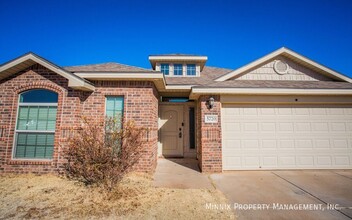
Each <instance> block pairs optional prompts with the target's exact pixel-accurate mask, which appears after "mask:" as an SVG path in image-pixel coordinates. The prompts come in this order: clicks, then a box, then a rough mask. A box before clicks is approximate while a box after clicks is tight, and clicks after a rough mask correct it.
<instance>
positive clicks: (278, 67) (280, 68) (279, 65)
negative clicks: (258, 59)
mask: <svg viewBox="0 0 352 220" xmlns="http://www.w3.org/2000/svg"><path fill="white" fill-rule="evenodd" d="M288 69H289V66H288V64H287V63H285V62H284V61H282V60H276V61H275V63H274V70H275V72H276V73H278V74H280V75H283V74H286V73H287V72H288Z"/></svg>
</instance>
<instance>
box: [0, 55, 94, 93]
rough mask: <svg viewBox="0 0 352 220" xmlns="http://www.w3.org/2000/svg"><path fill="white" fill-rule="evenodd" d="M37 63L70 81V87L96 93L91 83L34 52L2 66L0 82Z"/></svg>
mask: <svg viewBox="0 0 352 220" xmlns="http://www.w3.org/2000/svg"><path fill="white" fill-rule="evenodd" d="M36 63H37V64H40V65H42V66H44V67H46V68H48V69H49V70H51V71H53V72H54V73H57V74H59V75H61V76H62V77H64V78H66V79H68V86H69V87H71V88H74V89H80V90H85V91H94V89H95V88H94V86H93V85H92V84H91V83H90V82H89V81H87V80H85V79H83V78H81V77H79V76H76V75H74V74H72V73H70V72H68V71H66V70H64V69H62V68H61V67H59V66H57V65H55V64H54V63H52V62H50V61H48V60H46V59H44V58H42V57H40V56H38V55H37V54H35V53H32V52H29V53H26V54H24V55H22V56H20V57H17V58H15V59H13V60H10V61H9V62H6V63H4V64H2V65H1V66H0V80H1V79H5V78H7V77H9V76H11V75H13V74H16V73H18V72H19V71H22V70H25V69H26V68H28V67H30V66H32V65H34V64H36Z"/></svg>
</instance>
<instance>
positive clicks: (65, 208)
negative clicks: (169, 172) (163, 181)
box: [0, 173, 234, 219]
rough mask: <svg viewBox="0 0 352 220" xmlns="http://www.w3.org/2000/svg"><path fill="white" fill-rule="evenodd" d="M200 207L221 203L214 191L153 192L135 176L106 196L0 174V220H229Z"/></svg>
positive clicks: (46, 179) (147, 180)
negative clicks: (54, 219) (56, 219)
mask: <svg viewBox="0 0 352 220" xmlns="http://www.w3.org/2000/svg"><path fill="white" fill-rule="evenodd" d="M205 203H221V204H223V203H227V201H226V198H225V197H224V196H223V194H222V193H221V192H219V191H216V190H206V189H165V188H156V187H154V186H153V185H152V179H151V177H150V176H148V175H146V174H138V173H134V174H131V175H129V176H128V177H126V178H124V180H123V181H122V182H121V184H120V185H119V186H118V187H116V189H114V190H113V191H112V192H110V193H107V192H106V191H104V190H102V189H100V188H99V187H86V186H84V185H82V184H81V183H79V182H76V181H72V180H67V179H66V178H63V177H58V176H55V175H34V174H21V175H20V174H16V175H15V174H11V175H1V176H0V219H53V218H58V219H234V215H233V213H232V212H231V211H223V210H209V209H206V208H205Z"/></svg>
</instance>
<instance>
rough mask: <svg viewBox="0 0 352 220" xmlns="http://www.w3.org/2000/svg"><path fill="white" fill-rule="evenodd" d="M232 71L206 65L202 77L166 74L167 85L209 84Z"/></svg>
mask: <svg viewBox="0 0 352 220" xmlns="http://www.w3.org/2000/svg"><path fill="white" fill-rule="evenodd" d="M231 71H232V70H230V69H224V68H218V67H209V66H205V67H204V69H203V71H202V72H201V73H200V77H177V76H165V80H166V84H167V85H208V84H211V83H214V79H216V78H218V77H219V76H221V75H223V74H226V73H229V72H231Z"/></svg>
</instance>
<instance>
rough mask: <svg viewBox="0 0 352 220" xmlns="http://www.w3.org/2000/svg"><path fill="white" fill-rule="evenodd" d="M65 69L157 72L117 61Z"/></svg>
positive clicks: (71, 70)
mask: <svg viewBox="0 0 352 220" xmlns="http://www.w3.org/2000/svg"><path fill="white" fill-rule="evenodd" d="M64 69H66V70H67V71H70V72H123V73H140V72H143V73H153V72H157V71H154V70H151V69H145V68H141V67H136V66H129V65H125V64H120V63H115V62H109V63H100V64H90V65H79V66H66V67H64Z"/></svg>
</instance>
